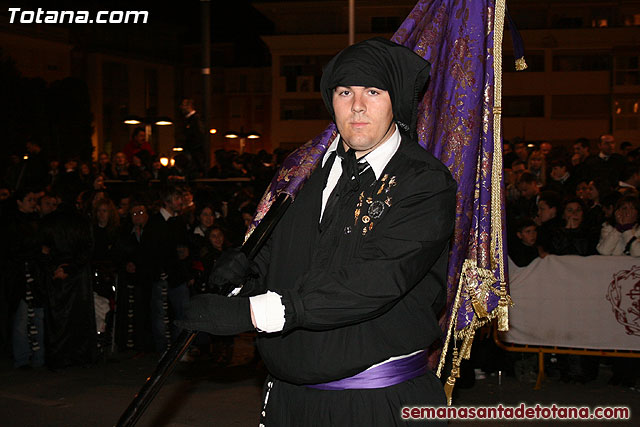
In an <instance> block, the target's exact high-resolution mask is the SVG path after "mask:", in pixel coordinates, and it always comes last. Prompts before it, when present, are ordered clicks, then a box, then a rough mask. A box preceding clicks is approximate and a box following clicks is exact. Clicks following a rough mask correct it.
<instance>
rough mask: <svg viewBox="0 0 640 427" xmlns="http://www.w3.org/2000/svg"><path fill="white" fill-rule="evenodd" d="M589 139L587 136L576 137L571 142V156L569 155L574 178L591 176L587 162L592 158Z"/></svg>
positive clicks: (588, 177)
mask: <svg viewBox="0 0 640 427" xmlns="http://www.w3.org/2000/svg"><path fill="white" fill-rule="evenodd" d="M590 145H591V144H589V140H588V139H587V138H578V139H577V140H576V142H575V143H574V144H573V156H572V157H571V165H572V166H573V175H574V176H575V177H576V179H590V178H591V176H592V173H591V168H590V166H589V163H591V162H592V161H593V160H592V159H593V157H594V156H592V155H591V152H590V151H589V148H590Z"/></svg>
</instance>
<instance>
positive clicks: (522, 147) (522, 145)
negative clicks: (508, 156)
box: [513, 141, 529, 163]
mask: <svg viewBox="0 0 640 427" xmlns="http://www.w3.org/2000/svg"><path fill="white" fill-rule="evenodd" d="M513 152H514V153H516V156H517V157H518V159H520V160H522V161H523V162H524V163H527V160H528V159H529V149H528V148H527V143H526V142H524V141H516V142H515V143H514V144H513Z"/></svg>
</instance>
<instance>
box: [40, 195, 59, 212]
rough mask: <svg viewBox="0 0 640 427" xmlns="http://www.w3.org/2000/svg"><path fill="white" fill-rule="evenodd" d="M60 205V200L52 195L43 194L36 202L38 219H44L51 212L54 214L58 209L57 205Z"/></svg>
mask: <svg viewBox="0 0 640 427" xmlns="http://www.w3.org/2000/svg"><path fill="white" fill-rule="evenodd" d="M59 204H60V200H58V197H57V196H56V195H55V194H53V193H49V192H47V193H44V194H43V195H42V197H40V200H39V202H38V213H39V214H40V217H41V218H42V217H44V216H47V215H49V214H50V213H51V212H55V210H56V209H58V205H59Z"/></svg>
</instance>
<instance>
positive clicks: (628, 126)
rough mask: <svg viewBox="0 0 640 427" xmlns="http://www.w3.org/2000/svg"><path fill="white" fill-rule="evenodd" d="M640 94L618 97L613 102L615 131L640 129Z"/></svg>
mask: <svg viewBox="0 0 640 427" xmlns="http://www.w3.org/2000/svg"><path fill="white" fill-rule="evenodd" d="M639 113H640V94H638V95H622V96H617V97H616V98H615V99H614V100H613V127H614V129H615V130H638V129H640V114H639Z"/></svg>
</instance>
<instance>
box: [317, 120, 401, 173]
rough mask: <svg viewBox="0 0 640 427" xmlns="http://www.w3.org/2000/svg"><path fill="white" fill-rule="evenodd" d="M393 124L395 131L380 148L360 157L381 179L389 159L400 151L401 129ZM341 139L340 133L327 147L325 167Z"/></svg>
mask: <svg viewBox="0 0 640 427" xmlns="http://www.w3.org/2000/svg"><path fill="white" fill-rule="evenodd" d="M393 126H395V131H394V132H393V134H392V135H391V136H390V137H389V139H388V140H386V141H385V142H383V143H382V144H381V145H379V146H378V148H376V149H375V150H373V151H371V152H370V153H368V154H367V155H365V156H364V157H361V158H360V159H358V161H359V162H362V161H364V160H366V161H367V162H368V163H369V165H370V166H371V169H373V173H374V174H375V176H376V179H380V176H381V175H382V172H383V171H384V168H385V167H386V166H387V163H389V160H391V158H392V157H393V155H394V154H396V151H398V147H400V140H401V137H400V131H399V130H398V126H397V125H396V124H395V123H394V125H393ZM339 141H340V135H339V134H338V137H337V138H336V139H334V140H333V142H332V143H331V145H330V146H329V148H328V149H327V152H326V153H325V155H324V157H323V158H322V166H323V167H324V165H325V163H326V162H327V159H328V158H329V156H330V155H331V153H333V152H334V151H336V150H337V149H338V142H339Z"/></svg>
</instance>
